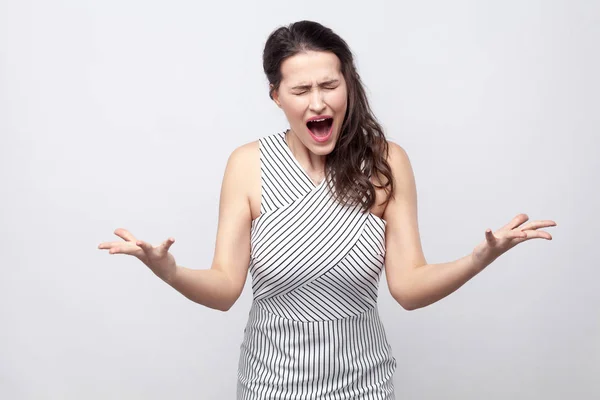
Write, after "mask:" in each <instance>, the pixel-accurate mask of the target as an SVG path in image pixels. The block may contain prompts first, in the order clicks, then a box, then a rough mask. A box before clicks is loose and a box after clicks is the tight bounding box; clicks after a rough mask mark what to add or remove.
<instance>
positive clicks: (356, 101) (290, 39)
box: [263, 21, 394, 212]
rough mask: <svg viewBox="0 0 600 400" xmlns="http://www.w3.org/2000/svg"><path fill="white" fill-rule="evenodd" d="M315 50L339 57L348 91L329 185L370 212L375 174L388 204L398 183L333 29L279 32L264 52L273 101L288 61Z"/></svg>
mask: <svg viewBox="0 0 600 400" xmlns="http://www.w3.org/2000/svg"><path fill="white" fill-rule="evenodd" d="M311 50H312V51H329V52H332V53H334V54H335V55H336V56H337V57H338V58H339V60H340V62H341V70H342V71H341V72H342V74H343V76H344V79H345V81H346V86H347V89H348V107H347V110H346V115H345V116H344V122H343V123H342V129H341V133H340V136H339V138H338V141H337V143H336V145H335V148H334V150H333V151H332V152H331V153H329V154H328V155H327V158H326V161H325V176H326V179H327V180H328V182H329V183H330V184H331V183H332V182H333V185H334V186H333V187H331V186H330V189H332V188H333V189H335V190H333V191H332V192H333V193H334V194H335V197H336V199H337V200H338V201H339V202H341V203H342V204H351V205H360V206H361V207H362V209H363V211H365V212H367V211H369V210H370V209H371V207H372V206H373V204H374V203H375V185H374V184H373V183H372V182H371V180H370V178H369V177H370V176H372V175H373V174H375V177H376V178H377V179H376V181H377V182H378V183H379V184H378V185H377V188H384V189H385V191H386V194H387V195H386V199H385V201H384V204H386V203H387V202H388V201H389V199H390V197H391V196H392V195H393V193H394V180H393V176H392V170H391V168H390V165H389V163H388V162H387V156H388V142H387V140H386V138H385V135H384V132H383V129H382V127H381V125H380V124H379V123H378V122H377V120H376V118H375V116H374V115H373V112H372V110H371V107H370V105H369V101H368V99H367V95H366V93H365V89H364V87H363V83H362V81H361V79H360V76H359V74H358V72H357V70H356V66H355V65H354V58H353V55H352V52H351V50H350V48H349V46H348V44H347V43H346V42H345V41H344V40H343V39H342V38H341V37H340V36H338V35H337V34H336V33H334V32H333V31H332V30H331V29H329V28H327V27H325V26H323V25H321V24H319V23H317V22H313V21H299V22H295V23H292V24H290V25H288V26H284V27H280V28H278V29H276V30H275V31H273V32H272V33H271V35H270V36H269V38H268V39H267V42H266V44H265V48H264V51H263V69H264V71H265V74H266V76H267V79H268V80H269V84H270V85H272V86H271V90H270V91H269V96H270V97H271V99H273V92H274V91H276V90H278V89H279V85H280V84H281V79H282V75H281V64H282V63H283V61H285V60H286V59H287V58H289V57H292V56H293V55H295V54H298V53H300V52H305V51H311ZM361 167H362V168H361ZM382 177H383V178H384V179H383V180H385V182H382V179H381V178H382ZM332 178H334V179H332Z"/></svg>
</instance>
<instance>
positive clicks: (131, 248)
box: [98, 228, 177, 282]
mask: <svg viewBox="0 0 600 400" xmlns="http://www.w3.org/2000/svg"><path fill="white" fill-rule="evenodd" d="M114 234H115V235H117V236H119V237H120V238H121V239H123V240H124V241H116V242H103V243H100V244H99V245H98V248H99V249H104V250H108V252H109V254H128V255H131V256H134V257H137V258H138V259H139V260H140V261H142V262H143V263H144V264H146V265H147V266H148V268H150V269H151V270H152V272H154V273H155V274H156V275H157V276H158V277H159V278H161V279H163V280H165V281H167V282H168V281H170V280H171V279H172V278H173V276H174V275H175V271H176V269H177V265H176V263H175V257H173V255H172V254H171V253H169V248H170V247H171V245H172V244H173V243H175V239H173V238H168V239H167V240H165V241H164V242H162V243H161V244H160V245H158V246H153V245H151V244H149V243H147V242H145V241H143V240H138V239H136V238H135V236H133V234H131V232H129V231H128V230H126V229H123V228H119V229H116V230H115V232H114Z"/></svg>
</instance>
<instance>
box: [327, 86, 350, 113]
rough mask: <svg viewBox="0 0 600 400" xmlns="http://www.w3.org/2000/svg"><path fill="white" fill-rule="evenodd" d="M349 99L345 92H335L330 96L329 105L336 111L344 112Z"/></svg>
mask: <svg viewBox="0 0 600 400" xmlns="http://www.w3.org/2000/svg"><path fill="white" fill-rule="evenodd" d="M347 97H348V95H347V93H346V91H345V90H338V91H335V92H333V93H331V95H330V98H329V99H330V100H329V104H330V106H331V107H333V108H334V109H335V110H342V109H344V108H346V103H347Z"/></svg>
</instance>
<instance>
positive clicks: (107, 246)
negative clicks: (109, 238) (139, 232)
mask: <svg viewBox="0 0 600 400" xmlns="http://www.w3.org/2000/svg"><path fill="white" fill-rule="evenodd" d="M122 244H123V242H102V243H100V244H99V245H98V248H99V249H110V248H112V247H118V246H120V245H122Z"/></svg>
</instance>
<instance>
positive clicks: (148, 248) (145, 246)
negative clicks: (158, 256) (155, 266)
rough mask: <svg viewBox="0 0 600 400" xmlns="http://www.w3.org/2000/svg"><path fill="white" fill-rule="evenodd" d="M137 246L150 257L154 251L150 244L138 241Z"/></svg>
mask: <svg viewBox="0 0 600 400" xmlns="http://www.w3.org/2000/svg"><path fill="white" fill-rule="evenodd" d="M135 244H136V245H138V246H140V247H141V248H142V250H144V253H146V255H150V254H151V253H152V250H153V249H154V248H153V247H152V245H151V244H150V243H147V242H144V241H143V240H137V241H136V242H135Z"/></svg>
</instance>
